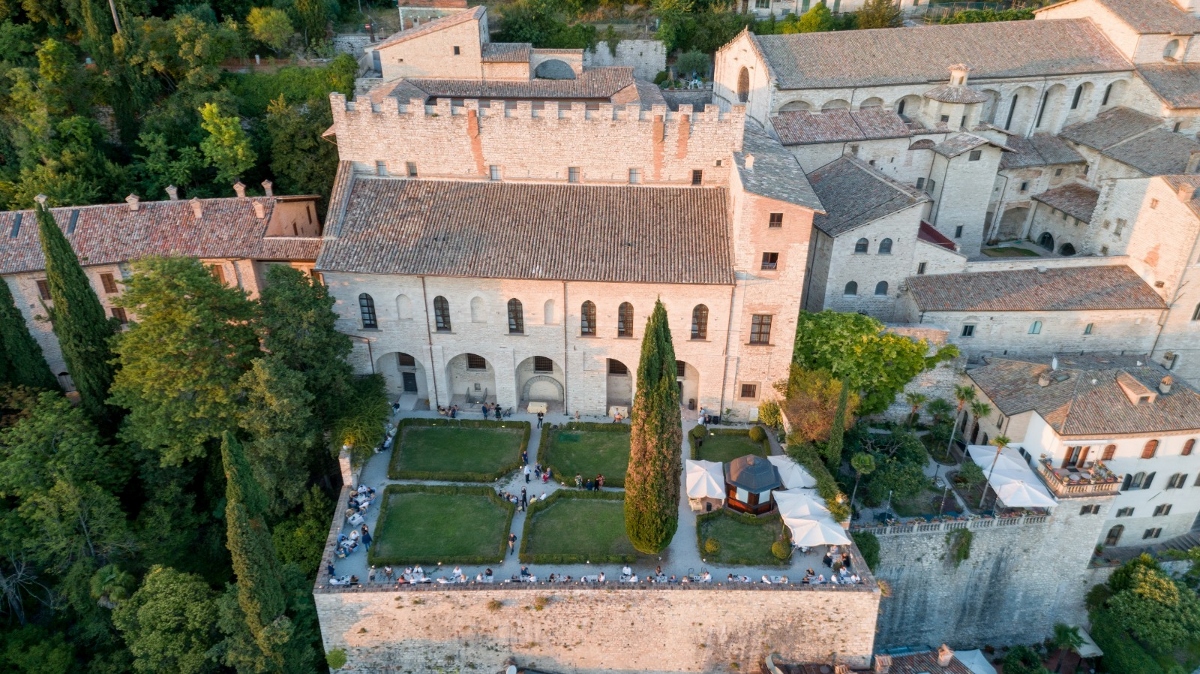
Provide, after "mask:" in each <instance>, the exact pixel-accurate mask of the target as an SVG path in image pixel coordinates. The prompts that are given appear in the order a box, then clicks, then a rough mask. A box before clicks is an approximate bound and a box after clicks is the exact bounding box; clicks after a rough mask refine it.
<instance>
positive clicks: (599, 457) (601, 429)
mask: <svg viewBox="0 0 1200 674" xmlns="http://www.w3.org/2000/svg"><path fill="white" fill-rule="evenodd" d="M538 460H539V461H541V463H542V465H543V466H549V468H550V469H551V470H552V471H553V474H554V478H555V479H556V480H558V481H559V482H563V483H565V484H568V485H574V484H575V476H576V475H581V476H583V480H584V482H586V481H587V480H588V478H592V479H595V477H596V475H597V474H602V475H604V486H606V487H624V486H625V470H626V469H627V468H628V467H629V426H628V425H627V424H598V423H586V422H582V423H581V422H571V423H568V424H566V425H565V426H560V427H558V428H550V427H549V426H542V442H541V445H540V446H539V448H538Z"/></svg>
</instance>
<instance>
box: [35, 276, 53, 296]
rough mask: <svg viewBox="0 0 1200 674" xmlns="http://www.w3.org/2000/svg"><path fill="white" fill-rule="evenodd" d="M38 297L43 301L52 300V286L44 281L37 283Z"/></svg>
mask: <svg viewBox="0 0 1200 674" xmlns="http://www.w3.org/2000/svg"><path fill="white" fill-rule="evenodd" d="M37 289H38V296H39V297H41V298H42V299H43V300H47V301H49V300H50V284H49V283H47V282H46V281H45V279H42V280H40V281H38V282H37Z"/></svg>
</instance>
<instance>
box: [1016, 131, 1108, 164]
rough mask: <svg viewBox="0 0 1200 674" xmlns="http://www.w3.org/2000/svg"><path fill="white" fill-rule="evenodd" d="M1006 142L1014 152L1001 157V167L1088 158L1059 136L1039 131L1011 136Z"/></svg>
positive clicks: (1068, 162)
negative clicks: (1028, 134) (1024, 135)
mask: <svg viewBox="0 0 1200 674" xmlns="http://www.w3.org/2000/svg"><path fill="white" fill-rule="evenodd" d="M1004 144H1005V145H1007V146H1008V149H1009V150H1012V152H1005V153H1004V154H1003V155H1002V156H1001V157H1000V169H1001V170H1004V169H1017V168H1026V167H1031V166H1051V165H1054V164H1084V163H1087V160H1086V159H1084V158H1083V155H1081V154H1079V153H1078V152H1076V151H1075V150H1074V149H1073V148H1072V147H1071V146H1070V145H1068V144H1067V143H1066V142H1065V141H1064V140H1063V139H1061V138H1059V137H1058V136H1052V135H1050V134H1048V133H1037V134H1034V135H1032V136H1030V137H1028V138H1024V137H1021V136H1009V137H1008V138H1007V139H1005V141H1004Z"/></svg>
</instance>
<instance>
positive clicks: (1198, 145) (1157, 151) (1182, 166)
mask: <svg viewBox="0 0 1200 674" xmlns="http://www.w3.org/2000/svg"><path fill="white" fill-rule="evenodd" d="M1197 152H1200V142H1197V141H1196V140H1195V139H1194V138H1189V137H1188V136H1185V135H1183V134H1181V133H1175V132H1173V131H1169V130H1167V129H1152V130H1150V131H1147V132H1146V133H1143V134H1141V135H1140V136H1135V137H1134V138H1130V139H1129V140H1127V141H1125V142H1123V143H1118V144H1116V145H1113V146H1111V147H1109V148H1107V149H1105V150H1103V151H1102V152H1101V154H1103V155H1104V156H1106V157H1109V158H1111V159H1115V160H1117V161H1119V162H1121V163H1122V164H1126V165H1128V166H1132V167H1134V168H1135V169H1137V170H1139V171H1141V172H1142V173H1145V174H1146V175H1150V176H1159V175H1168V174H1174V173H1183V172H1185V171H1187V167H1188V163H1189V162H1190V161H1191V157H1192V155H1193V154H1195V153H1197Z"/></svg>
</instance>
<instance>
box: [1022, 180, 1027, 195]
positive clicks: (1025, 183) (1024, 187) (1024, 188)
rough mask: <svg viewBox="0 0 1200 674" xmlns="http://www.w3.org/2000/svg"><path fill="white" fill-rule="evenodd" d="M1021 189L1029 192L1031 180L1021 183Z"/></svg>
mask: <svg viewBox="0 0 1200 674" xmlns="http://www.w3.org/2000/svg"><path fill="white" fill-rule="evenodd" d="M1021 191H1022V192H1028V191H1029V182H1028V181H1026V182H1023V183H1021Z"/></svg>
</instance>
